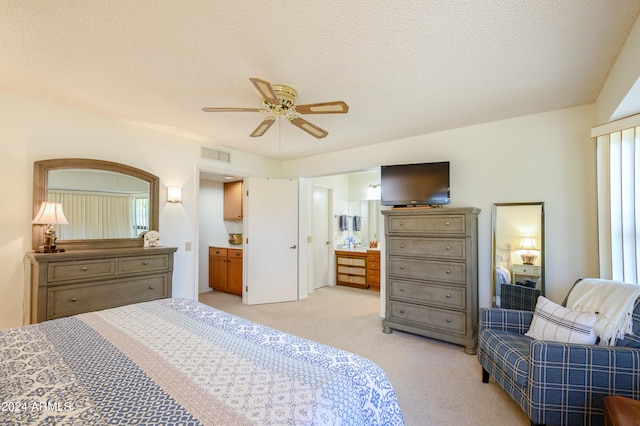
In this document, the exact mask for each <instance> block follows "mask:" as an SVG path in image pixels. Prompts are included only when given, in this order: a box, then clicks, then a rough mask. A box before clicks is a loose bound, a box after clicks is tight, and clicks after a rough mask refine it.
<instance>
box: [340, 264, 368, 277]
mask: <svg viewBox="0 0 640 426" xmlns="http://www.w3.org/2000/svg"><path fill="white" fill-rule="evenodd" d="M338 273H339V274H352V275H366V274H367V272H366V269H364V268H354V267H351V266H342V265H339V266H338Z"/></svg>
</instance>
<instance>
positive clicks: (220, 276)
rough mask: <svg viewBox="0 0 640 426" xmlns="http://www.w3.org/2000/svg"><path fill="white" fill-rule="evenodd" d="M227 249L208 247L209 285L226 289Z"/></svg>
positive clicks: (218, 288) (215, 288) (213, 287)
mask: <svg viewBox="0 0 640 426" xmlns="http://www.w3.org/2000/svg"><path fill="white" fill-rule="evenodd" d="M227 265H228V263H227V250H224V249H217V248H210V249H209V287H211V288H212V289H214V290H220V291H227Z"/></svg>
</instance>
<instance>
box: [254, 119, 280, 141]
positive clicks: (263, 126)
mask: <svg viewBox="0 0 640 426" xmlns="http://www.w3.org/2000/svg"><path fill="white" fill-rule="evenodd" d="M275 122H276V120H274V119H273V117H267V118H265V119H264V120H262V123H260V125H259V126H258V127H256V129H255V130H254V131H253V132H251V134H250V135H249V136H251V137H252V138H257V137H259V136H262V135H264V134H265V133H266V132H267V130H269V127H271V126H273V123H275Z"/></svg>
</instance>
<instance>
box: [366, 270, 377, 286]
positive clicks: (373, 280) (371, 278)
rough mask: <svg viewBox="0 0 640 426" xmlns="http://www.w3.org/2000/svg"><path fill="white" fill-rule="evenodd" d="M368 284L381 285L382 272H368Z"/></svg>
mask: <svg viewBox="0 0 640 426" xmlns="http://www.w3.org/2000/svg"><path fill="white" fill-rule="evenodd" d="M367 284H372V285H379V284H380V271H378V270H372V271H367Z"/></svg>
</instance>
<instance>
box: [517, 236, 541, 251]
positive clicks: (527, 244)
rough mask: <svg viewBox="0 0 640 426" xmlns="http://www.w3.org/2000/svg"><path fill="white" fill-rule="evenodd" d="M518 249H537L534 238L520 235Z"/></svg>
mask: <svg viewBox="0 0 640 426" xmlns="http://www.w3.org/2000/svg"><path fill="white" fill-rule="evenodd" d="M520 250H537V248H536V240H535V238H533V237H522V240H521V241H520Z"/></svg>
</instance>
